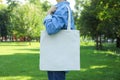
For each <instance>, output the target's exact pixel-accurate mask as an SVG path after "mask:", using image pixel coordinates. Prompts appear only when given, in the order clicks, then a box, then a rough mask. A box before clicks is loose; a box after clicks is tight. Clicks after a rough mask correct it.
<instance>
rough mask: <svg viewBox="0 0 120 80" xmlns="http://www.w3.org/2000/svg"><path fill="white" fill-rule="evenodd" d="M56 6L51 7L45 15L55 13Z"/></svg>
mask: <svg viewBox="0 0 120 80" xmlns="http://www.w3.org/2000/svg"><path fill="white" fill-rule="evenodd" d="M56 9H57V8H56V6H52V7H51V8H50V9H49V10H48V12H47V14H52V13H54V12H55V11H56Z"/></svg>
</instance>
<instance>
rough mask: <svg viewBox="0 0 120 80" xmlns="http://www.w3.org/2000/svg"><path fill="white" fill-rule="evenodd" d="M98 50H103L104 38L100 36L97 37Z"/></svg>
mask: <svg viewBox="0 0 120 80" xmlns="http://www.w3.org/2000/svg"><path fill="white" fill-rule="evenodd" d="M96 49H97V50H101V49H102V38H101V35H100V36H98V35H97V36H96Z"/></svg>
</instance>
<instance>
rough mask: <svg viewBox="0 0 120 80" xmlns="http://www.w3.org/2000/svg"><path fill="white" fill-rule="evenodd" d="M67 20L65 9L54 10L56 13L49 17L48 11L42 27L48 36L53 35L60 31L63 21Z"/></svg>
mask: <svg viewBox="0 0 120 80" xmlns="http://www.w3.org/2000/svg"><path fill="white" fill-rule="evenodd" d="M66 20H67V9H66V8H65V7H64V8H60V9H58V10H56V12H55V13H54V14H53V15H51V13H49V11H48V15H47V16H46V18H45V19H44V25H45V27H46V30H47V32H48V34H55V33H57V32H58V31H60V30H61V28H62V27H63V26H64V25H65V23H66V22H65V21H66Z"/></svg>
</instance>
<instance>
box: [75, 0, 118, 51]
mask: <svg viewBox="0 0 120 80" xmlns="http://www.w3.org/2000/svg"><path fill="white" fill-rule="evenodd" d="M76 1H77V3H78V1H79V2H81V4H80V5H81V6H82V7H83V10H82V11H81V15H80V16H79V15H76V16H77V25H78V28H79V29H80V30H81V32H82V34H83V35H84V36H85V35H89V36H91V37H92V38H93V39H95V41H96V48H97V49H101V48H102V41H101V38H102V36H104V37H106V38H113V39H115V38H116V35H117V36H118V35H119V30H120V28H119V26H120V23H119V22H120V21H119V19H120V18H119V16H120V15H119V12H120V9H119V8H118V6H119V5H120V4H119V3H120V1H119V0H86V1H84V0H76ZM86 3H87V4H86ZM80 5H76V9H77V10H79V9H80V7H79V8H78V6H80ZM77 13H78V12H77ZM77 13H76V14H77ZM78 23H80V24H78Z"/></svg>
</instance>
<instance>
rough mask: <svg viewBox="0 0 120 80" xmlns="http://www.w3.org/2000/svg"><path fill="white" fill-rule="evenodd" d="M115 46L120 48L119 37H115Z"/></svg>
mask: <svg viewBox="0 0 120 80" xmlns="http://www.w3.org/2000/svg"><path fill="white" fill-rule="evenodd" d="M116 47H117V48H120V37H117V41H116Z"/></svg>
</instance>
